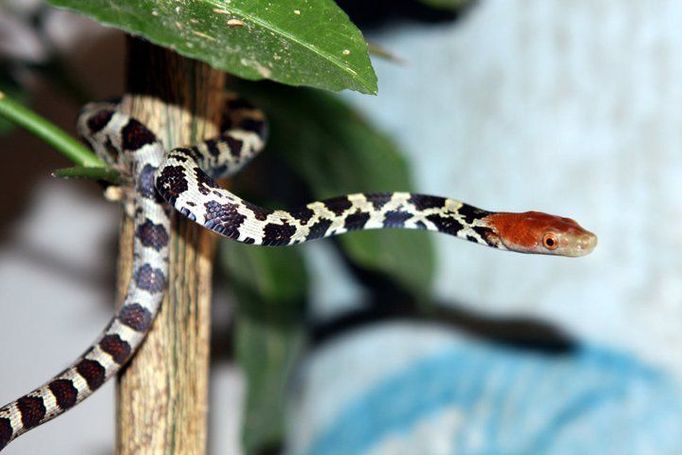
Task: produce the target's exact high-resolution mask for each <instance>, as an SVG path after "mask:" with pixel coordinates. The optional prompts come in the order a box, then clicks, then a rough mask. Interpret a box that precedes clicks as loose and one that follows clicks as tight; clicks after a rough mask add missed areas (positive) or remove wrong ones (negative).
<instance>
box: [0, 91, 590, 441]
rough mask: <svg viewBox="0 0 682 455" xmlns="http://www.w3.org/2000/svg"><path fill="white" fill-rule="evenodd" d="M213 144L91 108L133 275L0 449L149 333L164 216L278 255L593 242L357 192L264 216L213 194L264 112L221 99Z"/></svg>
mask: <svg viewBox="0 0 682 455" xmlns="http://www.w3.org/2000/svg"><path fill="white" fill-rule="evenodd" d="M225 106H226V109H225V115H224V125H222V128H221V130H222V133H221V134H220V136H219V137H216V138H213V139H208V140H205V141H203V142H200V143H198V144H196V145H193V146H190V147H181V148H176V149H173V150H171V151H170V152H168V153H166V150H165V148H164V146H163V144H162V143H161V142H160V140H159V139H158V138H157V137H156V135H155V134H154V133H152V132H151V131H150V130H149V129H148V128H147V127H145V126H144V125H143V124H142V123H141V122H139V121H137V120H136V119H134V118H131V117H129V116H127V115H124V114H123V113H121V112H120V111H119V109H118V105H117V104H116V103H108V102H101V103H90V104H88V105H86V106H85V107H84V108H83V110H82V112H81V114H80V116H79V119H78V130H79V133H80V134H81V136H82V137H83V138H85V140H86V141H87V142H88V143H89V144H90V146H91V147H92V148H93V149H94V150H95V151H96V152H97V153H98V155H99V156H101V157H102V158H103V159H104V160H105V161H106V162H107V163H108V164H109V165H110V166H111V167H112V168H114V169H116V170H117V171H118V172H119V173H120V174H121V176H122V178H123V180H124V182H125V183H124V186H125V189H126V190H127V191H126V192H125V194H126V195H127V197H126V201H127V202H128V203H129V206H132V208H133V216H134V221H135V240H134V262H133V276H132V279H131V280H130V285H129V288H128V290H127V294H126V296H125V300H124V303H123V305H122V306H121V307H120V309H119V310H118V311H117V312H116V314H115V315H114V317H113V318H112V319H111V321H110V322H109V324H108V325H107V326H106V328H105V329H104V331H103V332H102V334H101V335H100V336H99V338H98V339H97V340H96V341H95V342H94V343H93V344H92V345H91V346H90V347H89V348H88V349H87V350H86V351H85V353H84V354H83V355H82V356H80V357H79V358H78V359H77V360H76V361H75V362H74V363H73V364H72V365H71V366H69V367H68V368H66V369H65V370H64V371H63V372H61V373H60V374H58V375H56V376H55V377H53V378H52V379H50V380H49V381H48V382H47V383H46V384H44V385H43V386H41V387H38V388H36V389H35V390H33V391H31V392H30V393H28V394H26V395H24V396H22V397H21V398H19V399H17V400H15V401H13V402H11V403H9V404H7V405H5V406H3V407H2V408H0V450H1V449H2V448H3V447H5V446H6V445H7V444H8V443H9V442H10V441H12V440H13V439H15V438H17V437H18V436H19V435H21V434H23V433H25V432H26V431H28V430H30V429H32V428H35V427H36V426H38V425H40V424H43V423H45V422H47V421H49V420H51V419H53V418H54V417H56V416H58V415H60V414H61V413H63V412H65V411H66V410H68V409H70V408H72V407H73V406H75V405H76V404H77V403H79V402H80V401H82V400H84V399H85V398H87V397H88V396H89V395H90V394H92V393H93V392H94V391H95V390H97V389H98V388H99V387H100V386H101V385H102V384H103V383H104V382H105V381H106V380H107V379H109V378H110V377H111V376H113V375H114V374H116V372H118V371H119V369H120V368H121V366H122V365H124V364H125V363H126V362H127V361H128V360H129V359H130V358H131V357H132V356H133V354H134V353H135V352H136V350H137V348H138V347H139V345H140V344H141V342H142V341H143V339H144V337H145V335H146V334H147V332H148V330H149V328H150V326H151V323H152V321H153V319H154V316H155V315H156V313H157V310H158V308H159V304H160V303H161V300H162V297H163V295H164V292H165V289H166V284H167V283H166V280H167V272H168V245H169V236H170V221H169V219H170V216H171V212H172V208H175V210H177V211H178V212H179V213H181V214H182V215H184V216H185V217H187V218H189V219H190V220H192V221H194V222H196V223H199V224H201V225H203V226H204V227H206V228H208V229H211V230H213V231H214V232H216V233H218V234H220V235H222V236H225V237H229V238H231V239H233V240H236V241H239V242H243V243H247V244H256V245H266V246H284V245H292V244H297V243H302V242H306V241H308V240H313V239H318V238H322V237H329V236H333V235H338V234H342V233H344V232H347V231H352V230H365V229H385V228H401V229H425V230H431V231H437V232H442V233H445V234H450V235H453V236H457V237H460V238H463V239H466V240H469V241H472V242H475V243H478V244H481V245H485V246H489V247H493V248H497V249H501V250H512V251H519V252H525V253H536V254H556V255H564V256H581V255H583V254H587V253H589V252H590V251H591V250H592V249H593V248H594V246H595V244H596V237H595V236H594V235H593V234H591V233H590V232H588V231H586V230H584V229H583V228H581V227H580V226H579V225H578V224H577V223H575V222H574V221H573V220H570V219H568V218H561V217H556V216H553V215H548V214H544V213H541V212H525V213H506V212H490V211H486V210H482V209H479V208H476V207H473V206H471V205H468V204H465V203H463V202H460V201H457V200H454V199H449V198H443V197H438V196H428V195H421V194H414V193H398V192H396V193H358V194H351V195H346V196H340V197H337V198H333V199H328V200H325V201H320V202H313V203H310V204H307V205H306V206H304V207H300V208H297V209H292V210H269V209H265V208H262V207H259V206H257V205H254V204H251V203H250V202H248V201H245V200H243V199H241V198H240V197H238V196H237V195H235V194H233V193H231V192H229V191H227V190H225V189H223V188H221V187H219V186H218V185H217V183H216V182H215V180H214V179H215V178H219V177H224V176H229V175H232V174H234V173H236V172H238V171H239V170H240V169H241V168H242V167H243V166H244V164H246V163H247V162H248V161H249V160H250V159H251V158H253V157H254V156H255V155H256V154H258V152H260V150H261V149H262V148H263V147H264V145H265V140H266V131H267V126H266V122H265V118H264V116H263V114H262V112H261V111H259V110H258V109H256V108H254V107H253V106H251V105H250V104H249V103H248V102H246V101H244V100H242V99H240V98H238V97H236V96H228V97H227V101H226V103H225Z"/></svg>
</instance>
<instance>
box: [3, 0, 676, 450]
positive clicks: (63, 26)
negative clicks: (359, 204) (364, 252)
mask: <svg viewBox="0 0 682 455" xmlns="http://www.w3.org/2000/svg"><path fill="white" fill-rule="evenodd" d="M338 3H339V5H340V6H342V7H344V8H345V10H346V11H347V12H348V14H349V15H350V16H351V19H353V21H354V22H355V23H356V24H357V25H358V26H359V27H360V28H361V29H362V30H363V32H364V33H365V36H366V38H367V39H368V40H369V41H370V42H371V43H372V44H373V45H375V46H377V47H378V48H380V49H382V50H385V51H387V52H389V53H390V54H391V55H393V56H395V57H396V58H394V59H388V60H387V59H381V58H374V59H373V63H374V65H375V68H376V70H377V74H378V77H379V90H380V91H379V95H378V96H376V97H370V96H361V95H356V94H351V93H343V94H342V95H341V101H342V102H345V103H347V104H349V105H350V106H352V107H353V108H354V109H355V110H357V111H358V112H360V113H361V115H362V116H363V117H364V118H365V119H367V120H368V121H369V123H370V124H371V125H374V127H376V128H377V129H378V130H379V131H381V132H382V134H383V135H384V136H386V137H388V138H390V140H391V141H392V142H393V143H394V144H395V146H396V148H399V149H400V150H401V151H402V154H403V157H404V160H405V162H406V163H407V166H408V168H409V170H410V172H411V179H410V180H411V186H412V187H413V188H415V189H417V190H419V192H423V193H430V194H439V195H447V196H450V197H454V198H457V199H461V200H464V201H467V202H469V203H471V204H474V205H476V206H479V207H482V208H486V209H490V210H509V211H525V210H541V211H546V212H550V213H556V214H561V215H565V216H569V217H571V218H574V219H576V220H578V221H579V222H580V223H581V224H582V225H583V226H584V227H586V228H587V229H589V230H591V231H593V232H595V233H596V234H597V235H598V236H599V245H598V247H597V249H596V250H595V252H594V253H593V254H592V255H590V256H587V257H584V258H578V259H564V258H550V257H538V256H526V255H518V254H503V253H500V252H498V251H494V250H491V249H485V248H480V247H477V246H475V245H473V244H469V243H467V242H460V241H456V240H453V239H452V238H446V237H445V236H436V235H432V234H425V233H409V236H407V237H400V238H401V239H406V240H404V246H405V247H406V248H415V245H416V246H417V247H418V248H417V250H418V251H415V255H414V258H415V260H414V261H413V263H411V264H409V267H410V268H409V269H407V270H401V271H399V272H396V273H394V274H392V273H384V272H386V270H377V269H376V268H372V267H368V266H367V264H366V263H362V261H359V263H358V262H354V261H353V257H352V255H350V256H351V258H350V259H349V258H348V255H344V254H339V251H340V250H341V251H343V250H344V248H350V247H348V246H347V245H346V247H344V245H343V244H340V242H334V241H320V242H314V243H312V244H310V245H305V246H302V247H299V248H297V249H296V251H297V252H298V253H297V254H300V255H301V256H302V257H303V258H304V260H305V264H307V266H306V270H307V271H308V276H309V279H308V281H307V283H308V292H307V293H306V296H305V300H306V303H305V305H303V307H304V308H303V309H302V310H301V311H302V312H303V314H304V317H303V318H302V319H301V320H300V322H301V325H302V327H297V328H296V330H298V331H299V332H297V335H296V336H295V337H294V338H295V340H294V341H292V340H291V339H289V340H288V342H289V344H283V345H281V347H282V349H283V350H285V349H290V348H291V346H294V345H295V346H296V348H295V349H294V348H291V349H294V350H293V351H292V350H287V352H286V353H285V354H280V357H279V358H280V363H281V365H283V368H285V370H286V371H285V373H286V374H285V375H284V378H285V379H282V377H281V374H280V379H279V381H280V382H277V381H275V383H276V384H278V386H277V387H276V390H275V393H277V394H278V396H280V398H279V400H280V401H281V403H278V404H277V406H281V408H282V409H283V411H282V412H283V413H284V414H283V418H282V422H279V423H277V424H272V423H271V422H270V423H264V424H262V425H265V426H268V429H271V426H272V425H280V424H281V425H283V430H282V434H281V435H275V436H273V435H272V434H269V435H268V434H267V433H268V431H267V429H266V430H263V429H262V428H260V429H259V428H257V427H258V424H259V422H258V417H257V414H258V411H257V410H256V411H254V410H253V409H254V408H253V406H250V405H249V403H251V404H253V402H254V400H255V401H258V397H256V398H254V397H253V395H252V396H251V397H250V398H249V396H248V387H247V384H248V383H249V377H251V376H249V375H248V374H245V373H244V371H245V368H246V367H240V366H236V364H235V361H234V360H235V352H234V351H235V350H236V349H235V347H234V346H233V343H234V341H233V340H232V331H233V330H234V326H235V324H234V318H235V317H236V316H235V311H234V310H233V309H232V308H233V306H232V305H231V303H230V302H232V301H233V300H234V298H235V296H234V295H233V292H232V290H231V286H230V284H226V279H225V278H224V276H225V275H226V274H227V275H229V274H230V273H231V271H232V277H233V280H237V279H236V278H235V276H236V275H238V272H234V271H233V270H232V269H233V267H234V261H232V262H231V260H230V259H229V257H237V258H238V257H240V256H239V254H240V252H239V251H236V250H235V251H232V254H231V256H230V255H229V254H228V253H225V249H229V248H232V247H231V246H225V247H223V249H222V250H221V251H220V253H219V254H220V256H219V258H218V262H219V264H220V265H221V266H220V267H219V270H218V273H216V279H215V282H216V285H215V288H216V289H215V298H214V300H215V304H214V309H215V313H214V316H213V323H214V328H213V333H214V338H215V340H214V343H213V346H212V349H213V351H214V354H213V357H214V359H213V364H212V371H211V383H212V386H211V394H212V396H211V400H210V403H211V409H210V422H211V423H210V425H211V427H210V430H209V437H210V452H211V453H221V454H223V453H230V454H232V453H235V454H238V453H245V450H247V449H248V450H249V452H252V453H280V452H282V451H284V452H286V453H293V454H299V453H309V454H323V453H343V454H346V453H348V454H354V453H373V454H415V453H419V454H455V453H458V454H459V453H466V454H480V453H486V454H487V453H491V454H492V453H496V454H497V453H524V454H526V453H527V454H536V453H538V454H540V453H567V454H569V453H570V454H573V453H619V454H624V453H632V454H645V453H656V454H665V453H669V454H675V453H682V435H681V434H680V432H679V428H682V405H681V400H680V387H679V386H680V383H681V380H682V350H681V349H679V346H682V331H680V327H682V255H680V254H679V251H680V250H682V236H681V235H680V226H681V225H682V202H681V201H682V183H681V182H682V154H680V150H682V133H681V132H680V131H681V127H682V88H681V86H680V84H679V81H680V80H682V29H681V28H680V27H679V24H680V23H682V4H680V3H676V2H665V1H662V0H661V1H645V0H633V1H631V2H627V4H625V3H623V2H620V1H616V0H600V1H598V2H594V1H587V0H579V1H572V2H569V1H551V2H548V1H543V0H527V1H504V0H481V1H478V2H473V3H468V4H466V5H464V6H463V7H462V8H460V9H457V10H455V11H451V10H442V9H435V8H432V7H429V6H426V5H424V4H422V3H419V2H416V1H408V0H400V1H377V2H362V1H351V0H344V1H339V2H338ZM367 3H371V4H370V5H368V4H367ZM0 59H2V63H3V65H2V70H3V78H5V79H12V81H11V82H13V83H18V84H19V85H20V86H21V89H20V88H19V87H17V93H22V95H21V96H22V97H23V99H24V101H26V102H27V103H28V104H30V105H31V106H32V107H33V108H34V109H35V110H37V111H38V112H39V113H41V114H42V115H44V116H45V117H47V118H49V119H51V120H53V121H54V122H56V123H57V124H59V125H60V126H62V127H63V128H65V129H67V130H68V131H74V119H75V116H76V114H77V112H78V109H79V106H80V101H79V99H80V98H85V99H88V98H92V99H99V98H105V97H110V96H112V95H117V94H120V93H123V90H124V88H123V65H124V36H123V34H122V33H121V32H119V31H116V30H113V29H109V28H105V27H102V26H99V25H97V24H95V23H94V22H91V21H89V20H87V19H84V18H82V17H78V16H75V15H73V14H71V13H68V12H64V11H58V10H55V9H52V8H49V7H45V6H42V5H41V4H40V3H39V2H36V1H27V0H24V1H19V0H11V1H9V0H5V1H3V2H0ZM245 90H246V91H249V90H251V91H256V92H258V91H259V90H260V89H259V86H258V85H253V84H250V85H246V86H245ZM277 90H278V89H277V88H273V87H272V86H271V85H266V86H265V88H264V89H262V90H260V91H261V93H265V94H264V95H262V96H263V97H267V93H268V91H272V92H273V93H275V94H277V93H280V92H278V91H277ZM311 96H313V95H311ZM257 97H258V95H256V98H257ZM270 98H272V97H270ZM264 102H265V103H266V104H267V100H266V101H264ZM299 102H301V103H302V101H299ZM335 102H340V101H338V100H337V101H335ZM272 109H273V115H274V117H275V118H276V117H277V111H276V110H277V106H275V107H274V108H272ZM302 115H303V114H302ZM302 118H305V116H303V117H302ZM289 126H290V127H291V128H295V125H293V126H292V125H289ZM0 128H2V127H0ZM291 128H289V129H287V132H288V134H289V135H296V133H297V132H296V131H295V130H294V131H292V130H291ZM274 140H275V142H276V144H275V145H273V146H272V147H273V148H274V149H275V150H274V151H273V155H275V154H277V153H284V152H281V150H283V149H285V148H286V147H287V143H286V141H282V142H280V144H281V145H280V146H279V147H278V145H277V134H275V138H274ZM278 150H279V152H278ZM0 153H1V156H2V157H3V158H4V160H3V164H2V165H1V166H0V213H2V216H1V217H0V365H1V366H0V402H2V403H5V402H7V401H10V400H12V399H14V398H16V397H17V396H19V395H20V394H22V393H24V392H26V391H27V390H28V389H29V388H31V387H33V386H35V385H38V384H40V383H42V382H43V381H45V380H46V379H47V378H48V377H50V376H51V375H52V374H54V373H55V372H57V371H60V370H61V369H62V368H63V367H64V366H65V365H66V364H67V363H68V362H69V361H71V360H72V359H74V358H75V357H76V356H77V355H78V354H79V353H80V352H81V351H82V350H83V348H85V346H87V345H88V344H89V343H90V342H91V341H92V340H93V339H94V337H95V336H96V334H97V333H98V331H99V330H100V329H101V328H102V327H103V325H104V324H105V322H106V321H107V320H108V317H109V316H110V314H111V309H112V305H113V301H114V293H113V289H114V274H115V257H116V235H117V228H118V220H119V209H118V207H117V206H115V205H113V204H111V203H107V202H105V201H104V200H103V199H102V197H101V191H100V189H99V187H98V186H97V185H95V184H94V183H89V182H73V181H61V180H57V179H54V178H51V177H50V172H51V171H52V170H54V169H55V168H60V167H65V166H67V165H68V163H67V162H66V160H65V159H63V158H62V157H61V156H59V155H58V154H56V153H55V152H54V151H51V150H50V149H49V148H48V147H46V146H45V145H44V144H42V143H41V142H40V141H38V140H37V139H36V138H34V137H32V136H30V135H29V134H27V133H26V132H24V131H20V130H7V131H5V132H4V134H3V135H1V136H0ZM268 153H270V152H268ZM367 153H369V152H367ZM277 156H279V155H277ZM332 158H333V156H332V157H331V158H329V161H328V162H326V163H324V162H323V163H322V166H325V165H328V166H330V167H331V166H334V165H335V163H334V162H333V160H332ZM263 159H264V160H265V159H266V158H265V157H263ZM276 159H279V158H276ZM259 160H260V158H259ZM265 163H267V161H265ZM266 166H267V165H266V164H260V165H259V164H257V163H254V168H255V169H254V170H253V171H251V170H249V172H267V171H263V169H262V168H264V167H266ZM377 179H378V180H381V179H382V177H381V176H378V177H377ZM381 181H383V182H385V181H386V180H385V179H384V180H381ZM287 182H288V180H286V179H284V181H283V182H282V183H277V182H275V183H273V184H272V189H271V190H272V191H274V192H275V193H276V192H277V191H279V190H281V188H282V187H283V186H286V184H287ZM240 184H241V185H243V187H244V188H245V191H246V192H247V193H248V192H249V191H252V192H255V193H257V191H256V190H254V189H253V188H252V186H250V183H249V177H248V175H247V176H245V177H244V182H243V183H240ZM407 184H409V182H408V183H407ZM372 189H373V188H371V187H366V188H365V187H363V188H351V189H350V190H353V191H366V190H372ZM377 189H384V188H377ZM395 189H398V190H402V189H405V188H395ZM285 192H286V191H285ZM299 193H303V195H307V194H309V193H311V191H309V190H303V191H300V192H297V194H296V195H294V196H291V198H292V199H294V200H295V199H296V198H297V197H300V194H299ZM312 193H313V195H315V191H312ZM256 197H261V198H265V199H270V200H272V199H273V198H274V199H277V198H276V197H274V196H272V195H262V194H256ZM283 198H284V197H283ZM362 235H363V234H362V233H361V234H351V235H350V236H362ZM350 236H349V237H350ZM426 237H428V238H429V242H430V243H429V242H426V241H425V240H424V238H426ZM357 238H360V237H357ZM420 242H426V243H423V244H422V243H420ZM397 244H398V245H399V246H400V245H401V244H400V243H397ZM394 245H395V243H394ZM423 249H428V250H429V251H431V252H432V253H431V252H429V253H428V254H426V256H427V258H428V259H429V261H430V260H431V259H430V258H431V256H433V261H434V263H433V264H434V266H433V270H431V263H430V262H429V263H422V262H420V261H419V260H417V258H421V257H422V256H420V254H422V253H424V252H423V251H421V250H423ZM226 257H227V258H226ZM396 258H400V255H398V256H391V255H390V254H389V255H388V256H387V258H384V261H385V262H388V263H390V262H391V261H392V260H397V259H396ZM389 268H390V267H389ZM401 274H402V275H401ZM405 274H407V275H409V276H421V277H424V278H423V279H419V280H416V281H410V279H409V278H407V279H404V280H402V281H401V279H399V277H400V276H404V275H405ZM396 277H398V278H396ZM420 280H421V281H420ZM237 281H238V280H237ZM415 282H417V284H414V283H415ZM424 283H427V285H428V286H429V289H430V291H429V292H428V298H426V297H424V295H423V293H422V294H420V293H419V292H416V291H415V288H418V287H420V286H425V285H424ZM238 297H239V295H238V293H237V298H238ZM303 322H305V324H303ZM278 346H279V345H278ZM292 352H293V353H292ZM237 357H238V355H237ZM281 358H286V359H285V361H281ZM265 364H267V355H266V356H265V360H264V363H263V365H265ZM278 365H279V364H278ZM261 366H262V365H261ZM263 368H264V367H263ZM247 370H248V368H247ZM113 390H114V387H113V384H111V383H110V384H107V385H106V386H105V387H104V388H103V390H102V391H101V392H98V393H97V394H95V395H94V396H93V397H92V398H90V399H89V400H87V401H86V402H84V403H83V404H81V405H79V406H78V407H76V408H75V409H73V410H72V411H70V412H69V413H67V414H66V415H65V416H63V417H60V418H59V419H57V420H56V421H54V422H52V423H50V424H47V425H45V426H44V427H40V428H38V429H36V430H33V431H32V432H31V433H29V434H28V435H27V436H25V437H22V438H19V439H18V440H17V441H16V442H14V443H12V444H11V445H10V446H9V447H8V448H7V449H6V453H8V454H33V453H45V452H49V453H53V454H61V453H64V454H66V453H93V454H108V453H112V450H113V449H112V443H113V428H114V420H113V403H114V401H113V400H114V396H113V395H114V394H113ZM252 392H253V389H252ZM270 393H272V391H270ZM259 396H260V395H259ZM263 396H265V397H272V395H268V394H265V395H263ZM271 404H272V402H271V401H268V402H265V403H260V405H259V406H261V407H262V408H263V409H264V410H263V409H262V410H261V412H262V413H265V414H267V413H268V411H269V406H270V405H271ZM273 406H274V405H273ZM245 409H248V410H249V411H246V412H255V414H253V415H256V417H255V418H249V417H248V416H246V417H245V415H244V413H245ZM270 414H273V413H272V412H270ZM253 415H252V417H253ZM254 419H255V420H254ZM245 422H246V423H245ZM245 427H246V428H247V429H248V428H251V431H250V434H251V435H252V436H250V437H253V438H256V436H253V435H258V434H266V435H265V436H263V438H262V439H261V440H257V441H254V440H248V437H247V440H246V441H245V440H244V438H243V437H242V436H241V434H242V431H244V428H245ZM270 433H272V432H270ZM275 433H276V432H275ZM256 439H257V438H256Z"/></svg>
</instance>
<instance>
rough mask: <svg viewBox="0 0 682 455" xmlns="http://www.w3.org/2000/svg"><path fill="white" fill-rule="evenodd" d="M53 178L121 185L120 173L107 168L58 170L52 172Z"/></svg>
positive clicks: (76, 167) (81, 167) (78, 167)
mask: <svg viewBox="0 0 682 455" xmlns="http://www.w3.org/2000/svg"><path fill="white" fill-rule="evenodd" d="M52 176H53V177H59V178H63V179H89V180H103V181H105V182H109V183H112V184H114V185H117V184H119V183H120V176H119V174H118V172H116V171H114V170H113V169H109V168H106V167H85V166H74V167H67V168H64V169H57V170H56V171H54V172H52Z"/></svg>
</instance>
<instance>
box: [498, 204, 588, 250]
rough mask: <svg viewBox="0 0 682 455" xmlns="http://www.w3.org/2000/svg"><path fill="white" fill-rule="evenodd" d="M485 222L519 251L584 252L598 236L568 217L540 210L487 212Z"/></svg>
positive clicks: (503, 241) (508, 246) (506, 244)
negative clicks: (489, 213)
mask: <svg viewBox="0 0 682 455" xmlns="http://www.w3.org/2000/svg"><path fill="white" fill-rule="evenodd" d="M485 222H486V223H487V224H488V225H489V226H490V227H491V228H492V229H493V230H494V231H495V233H496V234H497V236H498V238H499V241H500V242H502V244H503V245H504V246H505V247H507V248H508V249H509V250H512V251H518V252H521V253H534V254H552V255H557V256H571V257H575V256H584V255H586V254H589V253H591V252H592V250H593V249H594V247H595V246H596V245H597V236H596V235H594V234H593V233H591V232H590V231H588V230H586V229H584V228H582V227H581V226H580V225H579V224H578V223H576V222H575V221H573V220H572V219H570V218H563V217H560V216H555V215H549V214H547V213H542V212H523V213H507V212H499V213H493V214H491V215H488V216H487V217H486V218H485Z"/></svg>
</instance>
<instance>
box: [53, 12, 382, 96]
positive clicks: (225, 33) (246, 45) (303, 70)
mask: <svg viewBox="0 0 682 455" xmlns="http://www.w3.org/2000/svg"><path fill="white" fill-rule="evenodd" d="M49 1H50V3H51V4H53V5H56V6H62V7H66V8H69V9H73V10H75V11H79V12H81V13H83V14H86V15H88V16H90V17H93V18H94V19H96V20H98V21H99V22H102V23H104V24H107V25H111V26H114V27H117V28H121V29H123V30H125V31H127V32H130V33H132V34H136V35H141V36H143V37H145V38H146V39H148V40H150V41H152V42H154V43H156V44H159V45H161V46H165V47H169V48H171V49H174V50H176V51H177V52H178V53H180V54H182V55H185V56H187V57H192V58H196V59H199V60H203V61H205V62H208V63H209V64H211V65H212V66H214V67H216V68H219V69H222V70H225V71H228V72H230V73H233V74H236V75H238V76H241V77H243V78H246V79H272V80H275V81H279V82H283V83H285V84H291V85H308V86H311V87H318V88H323V89H327V90H343V89H347V88H348V89H353V90H357V91H360V92H363V93H372V94H374V93H376V92H377V81H376V75H375V74H374V70H373V69H372V65H371V63H370V61H369V56H368V54H367V43H366V42H365V40H364V39H363V37H362V34H361V33H360V31H359V30H358V29H357V28H356V27H355V26H354V25H353V24H352V23H351V22H350V20H349V19H348V16H346V14H345V13H344V12H343V11H341V9H339V7H338V6H336V4H335V3H334V2H333V1H332V0H315V1H301V0H276V1H271V0H194V1H190V2H178V1H169V0H159V1H154V0H119V1H113V0H49Z"/></svg>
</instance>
